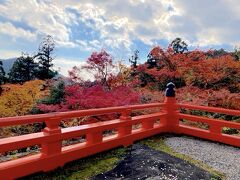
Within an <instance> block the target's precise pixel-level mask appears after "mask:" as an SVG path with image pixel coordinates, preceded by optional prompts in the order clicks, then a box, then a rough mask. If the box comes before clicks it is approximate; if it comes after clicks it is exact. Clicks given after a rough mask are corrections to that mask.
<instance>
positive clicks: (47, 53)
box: [35, 35, 56, 79]
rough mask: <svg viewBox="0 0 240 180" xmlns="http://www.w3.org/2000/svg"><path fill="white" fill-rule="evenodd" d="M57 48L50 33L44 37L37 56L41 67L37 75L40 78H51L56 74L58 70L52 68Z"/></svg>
mask: <svg viewBox="0 0 240 180" xmlns="http://www.w3.org/2000/svg"><path fill="white" fill-rule="evenodd" d="M54 49H55V42H54V40H53V38H52V37H51V36H50V35H47V36H46V37H44V38H43V41H42V42H41V43H40V45H39V48H38V53H37V55H36V56H35V57H37V58H38V60H39V69H38V74H37V77H38V78H39V79H51V78H53V77H54V76H55V75H56V72H54V71H53V70H51V67H52V66H53V64H52V61H53V59H54V57H53V53H54Z"/></svg>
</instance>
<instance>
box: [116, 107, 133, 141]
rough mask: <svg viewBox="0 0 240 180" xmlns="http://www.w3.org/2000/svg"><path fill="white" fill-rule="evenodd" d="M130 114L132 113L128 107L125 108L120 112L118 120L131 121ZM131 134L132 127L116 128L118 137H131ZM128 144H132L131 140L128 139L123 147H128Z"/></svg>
mask: <svg viewBox="0 0 240 180" xmlns="http://www.w3.org/2000/svg"><path fill="white" fill-rule="evenodd" d="M131 112H132V111H131V109H130V108H129V107H128V106H126V108H125V109H124V110H123V111H122V112H121V116H120V120H121V121H130V120H132V117H131ZM131 133H132V125H127V126H121V127H119V128H118V137H124V136H127V135H131ZM130 144H132V140H131V139H128V140H126V142H125V144H124V146H128V145H130Z"/></svg>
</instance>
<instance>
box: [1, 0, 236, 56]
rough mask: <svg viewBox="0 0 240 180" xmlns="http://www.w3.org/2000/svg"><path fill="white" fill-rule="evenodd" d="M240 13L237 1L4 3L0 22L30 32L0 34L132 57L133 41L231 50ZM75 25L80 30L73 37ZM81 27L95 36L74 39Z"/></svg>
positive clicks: (45, 0) (24, 0)
mask: <svg viewBox="0 0 240 180" xmlns="http://www.w3.org/2000/svg"><path fill="white" fill-rule="evenodd" d="M71 10H74V12H73V11H71ZM239 11H240V3H239V2H238V1H235V0H225V1H223V0H210V1H209V0H201V1H199V0H192V1H191V2H189V1H188V0H181V1H173V0H152V1H150V0H112V1H99V0H81V3H80V2H79V1H78V0H61V1H58V0H53V1H49V0H42V1H37V0H21V1H17V0H8V1H7V3H2V4H0V16H3V17H5V18H7V19H10V20H11V21H15V22H20V23H24V24H26V25H27V26H28V27H31V28H32V29H33V30H32V31H28V30H26V29H23V28H19V27H17V26H14V23H13V24H11V23H1V24H0V25H1V26H3V25H4V26H3V27H4V28H1V29H0V33H2V34H9V35H10V36H13V37H16V38H20V37H21V38H25V39H31V38H34V37H35V38H39V37H40V36H42V35H43V34H50V35H52V36H53V38H54V39H55V41H56V42H57V45H58V46H62V47H67V48H73V47H74V48H79V49H80V50H84V51H93V50H100V49H101V48H105V49H107V50H109V51H110V52H113V53H114V54H120V56H121V55H122V54H129V53H130V52H131V51H132V49H131V48H133V47H134V44H133V43H134V41H135V40H141V41H143V42H144V43H145V44H147V45H150V46H152V45H153V44H155V42H156V41H157V40H161V39H164V40H167V41H171V40H173V39H174V38H176V37H182V38H183V39H184V40H186V41H187V42H188V43H189V44H190V45H194V46H207V45H221V44H228V45H232V46H235V45H237V44H239V43H240V33H239V28H240V14H239ZM73 25H76V26H79V29H77V30H75V31H74V32H73V29H72V26H73ZM82 26H84V27H88V28H90V29H92V31H93V32H95V33H97V36H96V37H95V36H93V38H88V37H87V35H86V37H78V38H76V39H74V38H73V37H74V36H73V35H74V34H73V33H76V34H78V33H80V32H82V29H81V28H80V27H82ZM9 29H10V30H9Z"/></svg>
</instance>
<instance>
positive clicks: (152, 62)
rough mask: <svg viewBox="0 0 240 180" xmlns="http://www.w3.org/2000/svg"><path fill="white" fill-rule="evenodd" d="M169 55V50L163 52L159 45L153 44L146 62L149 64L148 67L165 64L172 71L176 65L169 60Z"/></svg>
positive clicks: (159, 66)
mask: <svg viewBox="0 0 240 180" xmlns="http://www.w3.org/2000/svg"><path fill="white" fill-rule="evenodd" d="M171 55H172V54H171V53H170V52H168V51H166V52H165V51H164V50H163V49H162V48H161V47H160V46H155V47H154V48H153V49H152V50H151V51H150V53H149V54H148V60H147V64H149V68H154V67H157V68H161V67H162V66H166V67H167V68H168V69H169V70H170V71H174V70H175V69H176V67H175V66H174V64H173V63H172V62H171V58H170V56H171Z"/></svg>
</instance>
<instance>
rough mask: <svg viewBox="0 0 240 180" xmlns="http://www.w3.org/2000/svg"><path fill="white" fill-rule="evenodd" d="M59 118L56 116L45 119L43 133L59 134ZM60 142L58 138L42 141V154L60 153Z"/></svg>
mask: <svg viewBox="0 0 240 180" xmlns="http://www.w3.org/2000/svg"><path fill="white" fill-rule="evenodd" d="M60 121H61V119H60V118H58V117H53V118H49V119H47V120H46V121H45V123H46V125H47V126H46V127H45V128H44V129H43V133H44V135H46V136H48V135H53V134H59V135H60V134H61V128H60V127H59V124H60ZM61 149H62V142H61V141H59V140H56V141H51V142H43V143H42V144H41V153H42V155H44V156H50V155H54V154H58V153H61Z"/></svg>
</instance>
